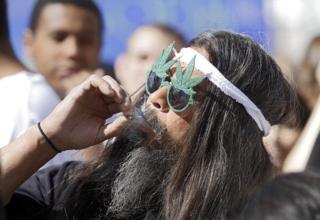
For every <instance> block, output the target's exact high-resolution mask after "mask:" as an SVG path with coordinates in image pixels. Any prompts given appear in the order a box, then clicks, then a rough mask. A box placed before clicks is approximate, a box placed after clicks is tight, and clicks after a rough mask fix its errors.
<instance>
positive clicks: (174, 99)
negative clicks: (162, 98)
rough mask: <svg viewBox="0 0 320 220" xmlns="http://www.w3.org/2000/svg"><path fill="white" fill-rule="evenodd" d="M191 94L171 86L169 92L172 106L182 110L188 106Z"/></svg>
mask: <svg viewBox="0 0 320 220" xmlns="http://www.w3.org/2000/svg"><path fill="white" fill-rule="evenodd" d="M189 98H190V96H189V95H188V94H186V93H185V92H184V91H182V90H180V89H177V88H174V87H171V88H170V90H169V93H168V101H169V104H170V105H171V107H172V108H174V110H176V111H181V110H183V109H184V108H186V107H187V105H188V103H189Z"/></svg>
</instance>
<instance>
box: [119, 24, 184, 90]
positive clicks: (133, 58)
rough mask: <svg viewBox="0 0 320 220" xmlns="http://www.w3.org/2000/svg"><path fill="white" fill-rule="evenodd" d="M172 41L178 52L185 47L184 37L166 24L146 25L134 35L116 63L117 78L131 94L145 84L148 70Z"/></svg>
mask: <svg viewBox="0 0 320 220" xmlns="http://www.w3.org/2000/svg"><path fill="white" fill-rule="evenodd" d="M172 41H175V47H176V49H177V50H178V51H179V50H180V49H181V48H182V47H183V46H185V40H184V37H183V36H182V35H181V34H180V33H179V32H178V31H177V30H175V29H173V28H172V27H170V26H168V25H165V24H150V25H144V26H141V27H139V28H138V29H136V30H135V31H134V32H133V33H132V35H131V36H130V37H129V39H128V45H127V50H126V51H125V53H123V54H121V55H120V56H118V57H117V59H116V62H115V76H116V78H117V79H118V81H119V82H120V84H122V85H123V87H124V88H125V89H126V91H127V92H128V93H129V94H131V93H132V92H134V91H135V90H136V89H137V88H138V87H139V86H141V84H143V83H144V82H145V80H146V78H147V75H146V72H147V70H148V69H150V68H151V65H152V64H153V63H154V62H155V60H156V59H157V57H158V56H159V54H160V53H161V51H162V50H163V49H164V48H166V47H167V46H168V45H169V44H170V43H171V42H172Z"/></svg>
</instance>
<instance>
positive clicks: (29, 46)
mask: <svg viewBox="0 0 320 220" xmlns="http://www.w3.org/2000/svg"><path fill="white" fill-rule="evenodd" d="M33 44H34V34H33V32H32V31H31V30H30V29H27V30H26V31H25V32H24V35H23V46H24V51H25V53H26V54H27V56H28V57H33Z"/></svg>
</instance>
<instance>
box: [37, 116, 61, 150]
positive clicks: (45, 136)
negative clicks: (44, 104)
mask: <svg viewBox="0 0 320 220" xmlns="http://www.w3.org/2000/svg"><path fill="white" fill-rule="evenodd" d="M37 125H38V128H39V131H40V133H41V134H42V136H43V137H44V139H46V141H47V143H48V144H49V145H50V147H51V148H52V149H53V150H54V151H55V152H57V153H60V152H61V150H59V149H58V148H57V147H56V146H55V145H54V143H52V141H51V140H50V139H49V138H48V137H47V135H46V134H45V133H44V132H43V130H42V128H41V126H40V122H38V124H37Z"/></svg>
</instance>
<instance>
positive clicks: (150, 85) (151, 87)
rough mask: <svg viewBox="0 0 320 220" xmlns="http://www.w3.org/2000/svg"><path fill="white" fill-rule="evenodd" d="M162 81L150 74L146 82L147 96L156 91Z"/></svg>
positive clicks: (152, 73)
mask: <svg viewBox="0 0 320 220" xmlns="http://www.w3.org/2000/svg"><path fill="white" fill-rule="evenodd" d="M161 82H162V79H161V78H160V77H158V76H157V75H156V73H155V72H152V71H151V72H150V73H149V77H148V80H147V92H148V93H149V94H151V93H153V92H154V91H156V90H158V89H159V87H160V86H161Z"/></svg>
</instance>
